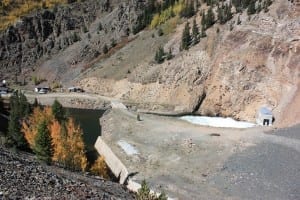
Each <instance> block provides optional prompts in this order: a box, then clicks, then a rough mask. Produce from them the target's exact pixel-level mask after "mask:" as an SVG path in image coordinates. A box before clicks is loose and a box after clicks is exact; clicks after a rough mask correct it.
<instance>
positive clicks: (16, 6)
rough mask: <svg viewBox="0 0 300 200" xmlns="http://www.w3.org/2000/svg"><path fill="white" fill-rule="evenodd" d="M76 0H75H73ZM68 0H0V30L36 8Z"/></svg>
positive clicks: (49, 6) (63, 2)
mask: <svg viewBox="0 0 300 200" xmlns="http://www.w3.org/2000/svg"><path fill="white" fill-rule="evenodd" d="M74 1H76V0H74ZM74 1H70V0H44V1H43V0H1V1H0V31H1V30H4V29H6V28H7V27H8V26H10V25H12V24H14V23H15V22H16V21H17V20H18V19H19V18H20V17H22V16H25V15H27V14H29V13H31V12H32V11H34V10H37V9H41V8H43V9H45V8H52V7H54V6H55V5H59V4H66V3H71V2H74Z"/></svg>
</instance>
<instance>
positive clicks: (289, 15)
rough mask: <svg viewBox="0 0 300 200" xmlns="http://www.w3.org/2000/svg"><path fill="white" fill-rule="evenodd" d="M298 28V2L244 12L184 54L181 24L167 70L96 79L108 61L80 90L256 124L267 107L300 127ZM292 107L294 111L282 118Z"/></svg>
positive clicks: (150, 67) (143, 69)
mask: <svg viewBox="0 0 300 200" xmlns="http://www.w3.org/2000/svg"><path fill="white" fill-rule="evenodd" d="M199 18H200V17H199V16H197V21H200V19H199ZM238 18H240V21H241V22H240V24H237V21H238V20H239V19H238ZM299 22H300V12H299V4H298V3H296V2H294V3H292V2H290V1H287V0H284V1H281V0H275V1H273V3H272V5H271V6H270V7H269V11H268V12H260V13H259V14H254V15H251V17H249V16H248V15H247V13H246V12H243V13H242V14H241V15H239V16H238V15H235V16H234V17H233V19H231V20H230V21H229V22H227V23H226V24H224V25H220V24H215V25H214V26H213V27H212V28H210V29H208V30H207V35H208V37H207V38H203V39H201V41H200V43H199V44H198V45H196V46H194V47H192V48H191V49H189V50H188V51H183V52H179V46H180V38H181V33H182V30H183V26H184V24H182V25H178V26H177V28H176V31H175V32H174V33H173V34H171V35H170V36H169V37H168V42H167V43H165V44H164V48H165V51H167V50H168V49H169V48H171V49H172V50H173V52H175V58H173V59H172V60H169V61H166V62H164V63H163V64H153V63H152V62H148V63H145V62H143V61H141V64H140V65H138V66H137V67H136V68H134V69H133V70H131V73H130V74H128V75H127V78H125V79H122V80H119V81H117V82H115V81H111V80H110V79H107V78H106V77H101V75H98V76H96V77H95V74H97V70H98V71H101V72H102V73H103V68H105V63H103V64H102V65H101V68H98V69H97V68H96V69H94V70H93V72H92V73H90V74H89V75H87V78H86V79H84V80H82V81H81V84H82V86H85V88H86V89H87V90H90V91H97V92H99V93H101V94H105V95H110V96H115V97H119V98H122V99H124V100H126V101H128V102H131V103H132V102H135V103H139V104H140V105H139V107H140V108H146V109H148V110H149V109H150V110H156V111H172V112H174V111H175V112H176V113H178V112H179V113H180V112H182V113H185V112H193V113H198V114H203V115H217V116H218V115H219V116H231V117H234V118H237V119H243V120H250V121H254V120H255V116H256V112H257V110H258V109H259V108H260V107H261V106H268V107H270V108H271V109H272V110H273V112H274V114H275V120H276V121H275V122H276V123H277V124H278V125H279V124H280V123H283V122H284V123H285V125H287V124H293V123H299V119H300V113H299V112H298V111H296V110H297V109H296V108H297V106H298V107H299V102H300V99H299V95H297V94H298V93H299V86H300V85H299V80H300V79H299V77H300V74H299V70H300V56H299V55H300V38H299V35H300V32H299V30H300V23H299ZM190 24H192V22H190ZM143 34H145V33H141V34H140V37H143ZM133 45H134V43H133ZM138 45H143V44H142V41H140V43H138V42H137V44H136V46H133V47H132V48H138V47H137V46H138ZM144 48H147V47H144ZM125 52H126V51H125V50H124V51H123V52H122V53H123V54H125ZM127 52H130V51H127ZM153 55H154V53H152V56H153ZM152 58H153V57H152ZM144 59H146V58H144ZM106 63H110V62H108V61H107V62H106ZM111 63H114V62H113V61H111ZM123 63H126V61H124V62H123ZM106 65H107V64H106ZM121 67H123V66H121V65H119V68H121ZM107 68H108V66H107ZM141 104H143V105H144V106H141ZM296 105H297V106H296ZM291 106H294V107H292V108H291ZM289 108H290V110H294V111H293V112H290V113H285V110H287V109H289ZM287 116H289V117H290V120H288V121H287V120H285V119H286V118H287Z"/></svg>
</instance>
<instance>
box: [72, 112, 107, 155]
mask: <svg viewBox="0 0 300 200" xmlns="http://www.w3.org/2000/svg"><path fill="white" fill-rule="evenodd" d="M67 112H68V114H69V115H70V116H71V117H73V118H74V119H75V120H76V122H77V124H80V127H81V129H82V130H83V139H84V142H85V146H86V150H87V152H88V157H89V159H94V158H95V157H97V152H96V150H95V149H94V144H95V142H96V140H97V137H98V136H99V135H101V127H100V123H99V118H100V117H101V116H102V115H103V113H104V112H105V110H89V109H76V108H68V109H67Z"/></svg>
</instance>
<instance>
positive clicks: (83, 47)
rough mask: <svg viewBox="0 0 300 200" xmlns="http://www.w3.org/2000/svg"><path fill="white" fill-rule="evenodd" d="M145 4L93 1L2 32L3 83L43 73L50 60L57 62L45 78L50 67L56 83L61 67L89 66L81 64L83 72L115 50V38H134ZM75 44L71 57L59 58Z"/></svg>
mask: <svg viewBox="0 0 300 200" xmlns="http://www.w3.org/2000/svg"><path fill="white" fill-rule="evenodd" d="M143 4H144V2H140V1H130V2H129V3H127V2H126V1H116V0H111V1H108V0H106V1H103V0H96V1H92V0H87V1H83V2H77V3H72V4H67V5H62V6H57V7H54V8H53V9H47V10H38V11H36V12H35V13H32V14H31V15H29V16H25V17H22V18H21V19H20V20H19V21H18V22H17V23H16V24H15V25H14V26H11V27H9V28H8V29H7V30H5V31H3V32H1V33H0V72H1V73H0V79H3V78H8V79H9V78H11V77H12V76H15V75H19V74H22V75H26V74H29V73H31V72H32V71H35V70H36V69H38V70H40V67H41V66H42V64H43V63H44V62H45V61H47V60H52V64H49V63H48V64H47V67H48V68H46V72H45V75H47V73H48V71H47V69H48V70H50V71H52V72H53V73H54V75H53V77H52V78H53V79H55V78H56V76H57V75H58V74H59V73H61V72H62V71H60V69H61V68H70V66H72V64H73V65H74V64H78V63H80V62H84V63H83V64H82V65H79V66H78V67H79V68H81V69H82V67H83V66H84V64H86V63H87V62H89V61H91V60H92V59H94V58H96V57H97V56H99V55H100V54H101V53H102V49H103V46H104V45H105V44H107V45H108V46H110V41H111V40H112V39H114V40H115V41H116V42H117V41H119V40H120V39H121V38H122V37H127V36H128V34H129V33H130V31H131V29H132V26H133V24H134V23H135V22H136V19H137V15H138V12H139V10H140V9H141V8H142V7H143V6H142V5H143ZM100 24H101V25H100ZM75 43H76V44H77V43H78V44H77V45H75ZM74 45H75V46H76V48H72V49H71V50H69V51H67V54H68V57H67V58H66V59H64V60H63V61H62V60H61V59H59V58H56V57H57V55H60V54H63V52H65V51H66V50H67V49H68V47H70V46H74ZM77 47H80V48H77ZM79 51H80V53H81V54H79V53H78V52H79ZM72 67H73V68H74V67H75V68H76V67H77V66H72ZM49 68H52V69H49ZM57 68H58V69H57ZM40 71H41V72H43V69H42V70H40ZM76 72H77V73H80V70H77V71H76ZM73 75H74V76H75V74H73ZM70 78H71V79H72V78H73V77H70Z"/></svg>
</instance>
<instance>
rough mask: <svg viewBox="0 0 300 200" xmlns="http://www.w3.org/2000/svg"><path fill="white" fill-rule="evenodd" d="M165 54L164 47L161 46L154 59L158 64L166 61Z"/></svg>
mask: <svg viewBox="0 0 300 200" xmlns="http://www.w3.org/2000/svg"><path fill="white" fill-rule="evenodd" d="M164 56H165V52H164V49H163V48H162V47H161V46H160V47H159V48H158V50H157V51H156V53H155V57H154V59H155V61H156V62H157V63H158V64H160V63H163V62H164Z"/></svg>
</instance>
